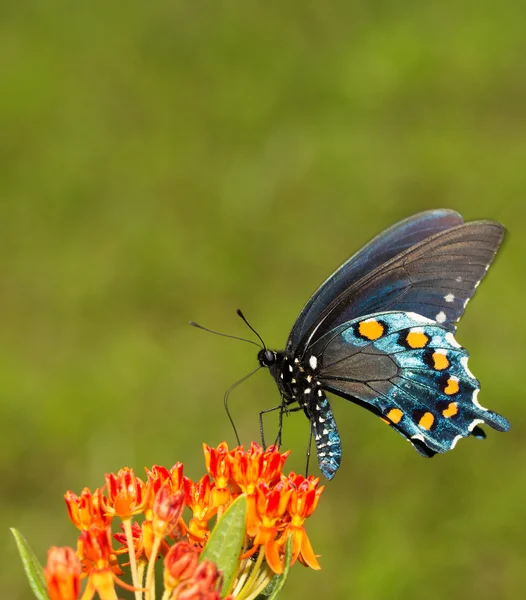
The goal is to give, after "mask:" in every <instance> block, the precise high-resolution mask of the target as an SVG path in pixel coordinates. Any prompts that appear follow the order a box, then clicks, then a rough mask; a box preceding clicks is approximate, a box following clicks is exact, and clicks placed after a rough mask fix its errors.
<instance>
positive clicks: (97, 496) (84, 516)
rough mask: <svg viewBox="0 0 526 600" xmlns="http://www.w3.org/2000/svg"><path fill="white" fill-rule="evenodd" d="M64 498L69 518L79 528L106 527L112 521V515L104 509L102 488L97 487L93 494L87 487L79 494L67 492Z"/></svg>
mask: <svg viewBox="0 0 526 600" xmlns="http://www.w3.org/2000/svg"><path fill="white" fill-rule="evenodd" d="M64 500H65V501H66V506H67V508H68V513H69V518H70V519H71V521H72V523H73V525H75V527H77V528H78V529H80V530H82V529H89V528H90V527H91V526H92V525H96V526H97V527H101V528H104V527H106V526H108V525H109V524H110V523H111V519H112V517H111V515H107V514H106V513H105V512H104V509H103V496H102V490H101V489H100V488H97V489H96V490H95V491H94V492H93V494H92V493H91V492H90V491H89V489H88V488H87V487H86V488H84V489H83V490H82V492H81V493H80V496H77V495H76V494H74V493H73V492H66V493H65V494H64Z"/></svg>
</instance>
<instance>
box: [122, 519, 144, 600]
mask: <svg viewBox="0 0 526 600" xmlns="http://www.w3.org/2000/svg"><path fill="white" fill-rule="evenodd" d="M122 525H123V527H124V533H125V534H126V543H127V545H128V554H129V555H130V571H131V576H132V582H133V587H134V588H136V589H135V592H134V594H135V600H142V598H141V597H142V594H141V591H140V589H139V588H140V587H141V584H140V581H139V573H138V572H137V560H136V559H135V548H134V546H133V533H132V523H131V519H124V520H123V521H122Z"/></svg>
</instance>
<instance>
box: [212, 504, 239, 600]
mask: <svg viewBox="0 0 526 600" xmlns="http://www.w3.org/2000/svg"><path fill="white" fill-rule="evenodd" d="M246 519H247V499H246V496H239V498H236V499H235V500H234V502H232V504H231V505H230V506H229V507H228V509H227V510H226V511H225V513H224V514H223V516H222V517H221V518H220V519H219V521H218V522H217V524H216V526H215V527H214V529H213V531H212V533H211V534H210V537H209V539H208V543H207V544H206V546H205V548H204V550H203V552H201V560H203V559H204V558H206V559H207V560H210V561H211V562H213V563H215V565H216V566H217V568H218V569H219V570H220V571H221V572H222V573H223V587H222V589H221V595H222V596H226V594H227V592H228V590H229V589H230V585H231V584H232V581H233V579H234V575H235V573H236V570H237V568H238V566H239V555H240V554H241V548H242V546H243V540H244V537H245V529H246Z"/></svg>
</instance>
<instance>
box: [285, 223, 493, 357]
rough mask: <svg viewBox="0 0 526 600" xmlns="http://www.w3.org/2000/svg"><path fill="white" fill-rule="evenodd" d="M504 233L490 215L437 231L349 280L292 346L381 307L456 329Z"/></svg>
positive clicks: (299, 350)
mask: <svg viewBox="0 0 526 600" xmlns="http://www.w3.org/2000/svg"><path fill="white" fill-rule="evenodd" d="M503 237H504V227H503V226H502V225H500V223H496V222H493V221H473V222H471V223H464V224H462V225H457V226H455V227H453V228H451V229H446V230H445V231H440V232H439V233H436V234H434V235H432V236H431V237H428V238H426V239H424V240H423V241H421V242H420V243H418V244H416V245H414V246H411V247H410V248H408V249H407V250H405V251H403V252H401V253H400V254H398V255H396V256H394V257H393V258H391V259H390V260H388V261H386V262H385V263H383V264H381V265H379V266H377V267H376V268H375V269H373V270H372V271H371V272H367V273H365V274H363V275H362V277H361V278H360V279H359V280H357V281H354V282H353V283H351V284H350V286H349V287H347V288H346V289H345V290H344V291H343V292H342V293H340V295H339V296H337V297H336V298H335V299H334V300H333V301H332V302H331V304H329V305H328V306H327V307H325V309H324V310H323V311H322V312H321V313H320V314H319V315H318V317H317V320H316V321H315V322H314V323H313V324H312V325H311V327H310V329H309V330H308V331H307V333H306V334H304V336H303V338H302V339H301V340H300V341H299V342H298V345H297V346H296V348H295V351H294V352H295V355H296V356H298V357H302V356H304V355H305V353H307V351H308V349H309V347H310V346H312V345H315V344H316V343H317V341H318V339H319V338H320V337H323V336H324V335H325V334H326V333H327V332H329V331H331V330H333V329H334V328H337V327H338V326H340V325H341V324H343V323H346V322H348V321H350V320H352V319H355V318H358V317H360V316H363V315H370V314H374V313H377V312H382V311H387V310H389V311H404V312H413V313H417V314H419V315H422V316H424V317H427V318H429V319H431V320H433V321H435V322H437V323H439V324H441V325H442V326H443V327H444V328H446V329H448V330H450V331H455V325H454V323H455V322H456V321H458V319H460V317H461V316H462V314H463V312H464V308H465V306H466V304H467V302H468V300H469V299H470V298H471V296H472V295H473V294H474V292H475V289H476V288H477V286H478V284H479V283H480V281H481V279H482V278H483V277H484V275H485V274H486V271H487V270H488V268H489V265H490V264H491V262H492V260H493V258H494V257H495V254H496V252H497V249H498V247H499V245H500V243H501V242H502V239H503Z"/></svg>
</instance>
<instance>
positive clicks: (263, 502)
mask: <svg viewBox="0 0 526 600" xmlns="http://www.w3.org/2000/svg"><path fill="white" fill-rule="evenodd" d="M291 493H292V489H290V485H289V483H288V481H287V480H285V479H284V480H282V481H280V482H279V483H278V484H276V485H275V486H274V487H270V486H269V485H268V484H266V483H265V482H264V481H260V482H259V483H258V485H257V487H256V501H255V505H254V506H255V512H254V514H253V515H247V516H248V517H249V518H252V519H253V520H252V521H249V520H247V534H248V535H249V536H251V537H252V536H253V537H254V540H253V542H252V544H253V546H252V549H251V550H249V551H248V552H246V553H245V554H244V557H247V556H250V555H252V554H254V553H255V552H256V550H257V549H258V546H263V550H264V552H265V558H266V560H267V563H268V565H269V567H270V568H271V569H272V570H273V571H274V573H283V565H282V562H281V558H280V551H281V549H282V546H283V544H282V541H281V540H280V537H279V536H280V534H281V533H282V532H283V530H284V529H285V527H286V510H287V507H288V504H289V499H290V495H291ZM284 517H285V518H284Z"/></svg>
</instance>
